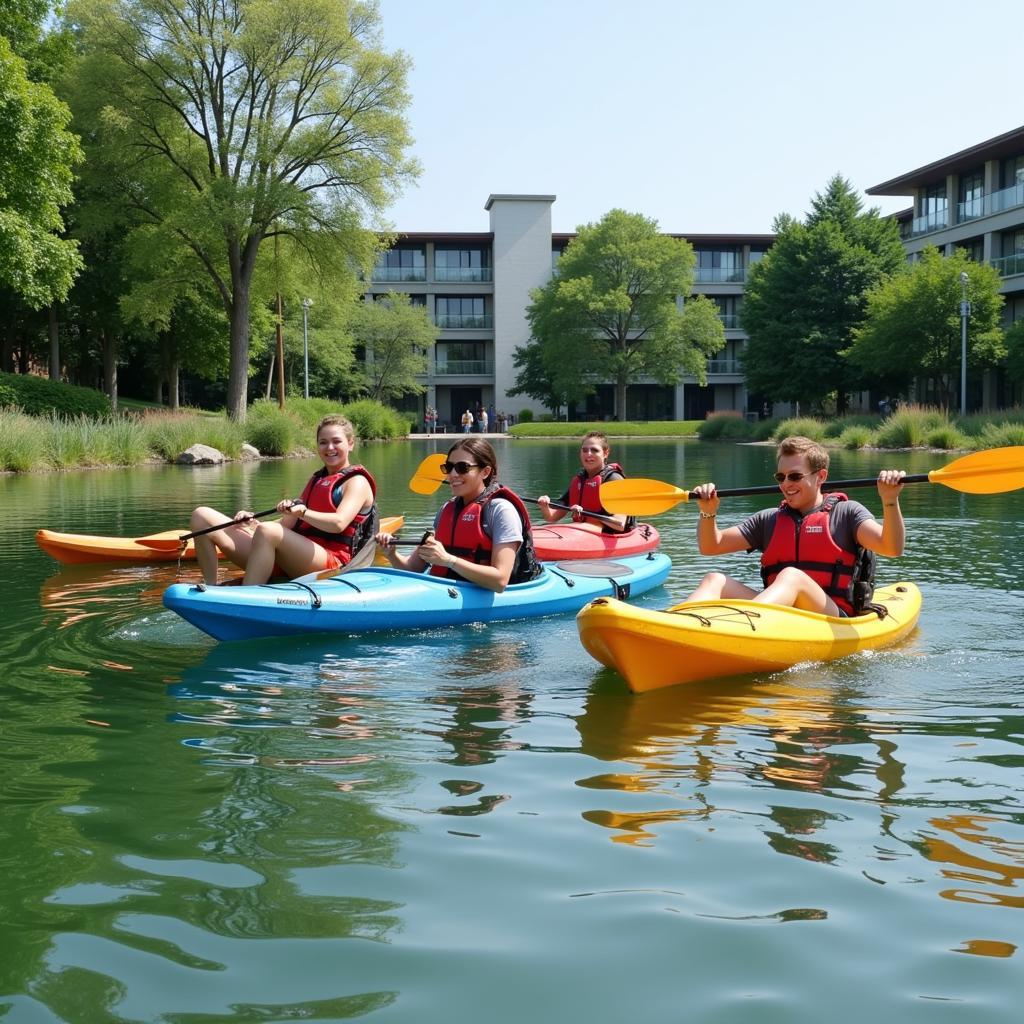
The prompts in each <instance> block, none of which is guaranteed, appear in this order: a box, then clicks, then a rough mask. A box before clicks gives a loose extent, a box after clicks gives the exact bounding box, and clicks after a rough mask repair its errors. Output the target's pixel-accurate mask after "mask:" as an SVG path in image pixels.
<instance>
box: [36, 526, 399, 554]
mask: <svg viewBox="0 0 1024 1024" xmlns="http://www.w3.org/2000/svg"><path fill="white" fill-rule="evenodd" d="M404 522H405V517H404V516H385V517H382V518H381V521H380V528H381V529H382V530H383V531H384V532H385V533H394V532H395V531H396V530H399V529H401V527H402V525H403V523H404ZM183 532H185V531H183V530H165V531H164V532H163V533H151V534H149V535H148V536H145V537H99V536H93V535H90V534H85V533H57V532H55V531H54V530H40V531H39V532H38V533H36V543H37V544H38V545H39V547H40V548H42V550H43V551H45V552H46V553H47V554H48V555H50V556H51V557H53V558H56V559H57V561H58V562H63V563H64V564H65V565H92V564H95V563H99V562H131V563H132V564H139V563H143V562H177V561H178V559H179V558H182V559H194V558H195V557H196V549H195V547H194V545H193V543H192V541H189V542H188V543H187V544H185V546H184V547H182V545H181V543H180V542H179V541H178V538H179V537H180V536H181V535H182V533H183Z"/></svg>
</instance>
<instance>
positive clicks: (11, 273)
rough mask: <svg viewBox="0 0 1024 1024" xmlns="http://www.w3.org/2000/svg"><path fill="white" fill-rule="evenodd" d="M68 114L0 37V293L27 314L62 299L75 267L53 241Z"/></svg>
mask: <svg viewBox="0 0 1024 1024" xmlns="http://www.w3.org/2000/svg"><path fill="white" fill-rule="evenodd" d="M70 119H71V113H70V111H69V110H68V108H67V107H66V106H65V105H64V104H63V103H61V102H60V100H58V99H57V97H56V96H54V94H53V91H52V90H51V89H50V87H49V86H47V85H45V84H42V83H39V82H32V81H30V80H29V77H28V73H27V69H26V65H25V61H24V60H22V59H21V58H20V57H18V56H16V55H15V53H14V51H13V50H12V48H11V46H10V44H9V43H8V41H7V40H6V39H5V38H4V37H2V36H0V286H2V287H6V288H9V289H10V290H11V291H13V292H14V293H15V294H16V295H18V296H20V297H21V298H22V299H23V300H24V301H25V303H26V304H27V305H28V306H29V307H30V308H33V309H40V308H42V307H43V306H45V305H47V304H48V303H51V302H53V301H55V300H58V299H63V298H64V297H65V296H66V295H67V293H68V289H69V288H70V287H71V283H72V281H73V280H74V278H75V274H76V273H77V272H78V270H79V269H80V268H81V265H82V261H81V257H80V256H79V254H78V246H77V244H76V243H75V242H72V241H69V240H68V239H66V238H61V237H60V236H59V235H58V232H60V231H62V230H63V227H64V221H63V218H62V217H61V207H62V206H66V205H67V204H68V203H69V202H70V201H71V181H72V168H73V167H74V165H75V164H76V163H77V162H78V161H79V160H81V158H82V152H81V149H80V147H79V145H78V140H77V139H76V138H75V136H74V135H73V134H72V133H71V132H70V131H68V130H67V126H68V122H69V121H70Z"/></svg>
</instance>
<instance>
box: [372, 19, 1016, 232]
mask: <svg viewBox="0 0 1024 1024" xmlns="http://www.w3.org/2000/svg"><path fill="white" fill-rule="evenodd" d="M380 11H381V19H382V23H383V38H384V45H385V46H386V48H387V49H389V50H395V49H401V50H404V51H405V52H406V53H407V54H408V55H409V56H410V57H411V58H412V60H413V63H414V68H413V71H412V74H411V76H410V88H411V92H412V105H411V107H410V110H409V120H410V124H411V127H412V131H413V135H414V137H415V140H416V142H415V147H414V153H415V155H416V156H417V157H418V159H419V161H420V163H421V164H422V165H423V174H422V176H421V178H420V180H419V184H418V185H416V186H412V187H410V188H409V189H408V190H407V191H406V193H405V195H404V196H403V197H402V198H401V199H400V200H399V201H398V202H397V203H396V204H395V205H394V206H393V207H392V209H391V210H390V211H389V218H390V221H391V223H392V224H393V226H394V227H395V228H397V229H398V230H406V231H486V230H488V215H487V213H486V211H485V210H484V209H483V205H484V202H485V201H486V199H487V196H488V195H489V194H491V193H492V192H520V193H522V192H527V193H554V194H555V195H557V197H558V199H557V202H556V203H555V205H554V207H553V208H552V227H553V230H555V231H573V230H575V228H576V227H577V226H578V225H579V224H583V223H587V222H591V221H595V220H598V219H599V218H600V217H601V216H602V215H603V214H604V213H606V212H607V211H608V210H610V209H612V208H613V207H616V206H618V207H622V208H624V209H626V210H629V211H632V212H638V213H643V214H644V215H646V216H649V217H653V218H654V219H655V220H657V221H658V224H659V226H660V227H661V229H662V230H663V231H670V232H681V233H699V232H716V231H721V232H754V233H759V232H767V231H770V230H771V225H772V220H773V218H774V217H775V215H776V214H777V213H780V212H786V213H791V214H794V215H796V216H802V215H803V214H804V213H805V212H806V210H807V208H808V202H809V200H810V198H811V196H813V194H814V193H815V192H817V191H819V190H821V189H822V188H823V187H824V185H825V183H826V182H827V180H828V179H829V178H830V177H831V176H832V175H833V174H835V173H836V172H839V173H841V174H842V175H843V176H844V177H846V178H848V179H849V180H850V181H851V182H852V183H853V186H854V188H856V189H857V190H858V191H860V192H863V191H864V190H865V189H867V188H869V187H871V186H872V185H875V184H878V183H879V182H882V181H886V180H888V179H889V178H892V177H895V176H896V175H898V174H901V173H903V172H905V171H910V170H913V169H914V168H916V167H920V166H921V165H923V164H927V163H930V162H931V161H932V160H936V159H938V158H940V157H943V156H946V155H948V154H949V153H953V152H956V151H957V150H959V149H964V148H966V147H968V146H971V145H974V144H975V143H978V142H982V141H983V140H985V139H988V138H991V137H992V136H994V135H1000V134H1002V133H1003V132H1006V131H1009V130H1011V129H1013V128H1017V127H1019V126H1020V125H1022V124H1024V102H1022V96H1024V90H1022V87H1021V81H1022V63H1024V57H1022V53H1024V51H1022V49H1021V42H1022V32H1021V20H1020V11H1021V5H1020V0H1012V2H1011V0H972V2H970V3H965V2H963V0H956V2H954V0H927V2H924V0H884V2H883V0H855V2H853V3H848V4H841V3H835V2H830V0H814V2H811V0H792V2H787V0H775V2H771V0H729V2H725V3H723V2H720V0H702V2H695V0H434V2H425V0H380ZM869 204H870V205H875V206H879V207H880V208H881V209H882V211H883V212H885V213H889V212H893V211H896V210H899V209H902V208H904V207H906V206H908V205H909V202H908V201H903V200H900V199H896V198H885V197H879V198H873V199H869Z"/></svg>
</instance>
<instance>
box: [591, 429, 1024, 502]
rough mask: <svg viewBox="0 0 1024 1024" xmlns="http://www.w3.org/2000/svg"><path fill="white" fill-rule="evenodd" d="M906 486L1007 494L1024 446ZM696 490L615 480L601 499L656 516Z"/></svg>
mask: <svg viewBox="0 0 1024 1024" xmlns="http://www.w3.org/2000/svg"><path fill="white" fill-rule="evenodd" d="M877 483H878V480H877V478H876V477H865V478H863V479H860V480H826V481H825V484H824V486H823V487H822V490H824V491H826V492H827V491H840V490H847V489H849V488H852V487H874V486H875V484H877ZM903 483H905V484H919V483H931V484H943V485H944V486H946V487H951V488H952V489H953V490H955V491H962V492H963V493H964V494H1003V493H1005V492H1006V491H1016V490H1020V488H1022V487H1024V445H1013V446H1011V447H1008V448H990V449H988V450H987V451H981V452H972V453H971V454H970V455H965V456H963V458H960V459H956V460H955V461H954V462H951V463H950V464H949V465H948V466H943V467H942V468H941V469H933V470H932V471H931V472H930V473H915V474H910V475H908V476H905V477H904V478H903ZM778 490H779V488H778V484H768V485H764V486H759V487H733V488H727V489H725V490H720V491H719V492H718V496H719V497H721V498H731V497H738V496H740V495H745V494H777V493H778ZM696 497H697V495H696V494H695V493H694V492H693V491H686V490H683V489H682V488H679V487H675V486H673V485H672V484H666V483H663V482H662V481H661V480H643V479H634V480H611V481H609V482H608V483H606V484H603V485H602V486H601V503H602V504H603V505H604V507H605V508H606V509H608V510H609V511H611V512H617V513H619V514H620V515H622V514H626V515H635V516H641V515H642V516H654V515H657V514H658V513H659V512H667V511H668V510H669V509H670V508H674V507H675V506H676V505H678V504H680V503H681V502H685V501H690V500H691V499H692V500H696Z"/></svg>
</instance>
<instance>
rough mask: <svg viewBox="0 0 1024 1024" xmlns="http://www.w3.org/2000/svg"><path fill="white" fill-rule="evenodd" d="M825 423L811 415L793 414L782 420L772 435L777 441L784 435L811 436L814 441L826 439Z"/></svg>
mask: <svg viewBox="0 0 1024 1024" xmlns="http://www.w3.org/2000/svg"><path fill="white" fill-rule="evenodd" d="M825 426H826V425H825V423H824V421H822V420H816V419H814V418H813V417H811V416H791V417H790V418H789V419H785V420H780V421H779V422H778V424H777V425H776V427H775V431H774V433H773V435H772V437H773V439H774V440H776V441H781V440H782V439H783V438H784V437H809V438H810V439H811V440H812V441H822V442H823V441H825V439H826V435H825Z"/></svg>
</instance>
